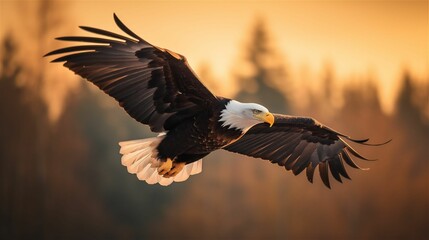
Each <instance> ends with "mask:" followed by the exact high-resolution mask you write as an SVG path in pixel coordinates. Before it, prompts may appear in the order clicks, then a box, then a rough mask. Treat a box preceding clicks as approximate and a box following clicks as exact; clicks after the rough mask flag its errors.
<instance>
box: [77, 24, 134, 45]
mask: <svg viewBox="0 0 429 240" xmlns="http://www.w3.org/2000/svg"><path fill="white" fill-rule="evenodd" d="M79 27H80V28H81V29H83V30H85V31H87V32H91V33H95V34H99V35H103V36H107V37H112V38H119V39H122V40H125V41H129V42H134V43H136V42H137V41H136V40H134V39H131V38H128V37H125V36H122V35H119V34H117V33H113V32H109V31H106V30H102V29H98V28H93V27H87V26H79Z"/></svg>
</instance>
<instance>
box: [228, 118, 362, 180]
mask: <svg viewBox="0 0 429 240" xmlns="http://www.w3.org/2000/svg"><path fill="white" fill-rule="evenodd" d="M274 116H275V123H274V125H273V126H272V127H269V125H268V124H266V123H263V124H262V123H261V124H258V125H255V126H253V127H252V128H251V129H250V130H249V131H248V132H246V134H244V136H243V137H242V138H240V139H239V140H238V141H236V142H234V143H232V144H230V145H228V146H226V147H225V148H224V149H225V150H228V151H231V152H235V153H241V154H244V155H248V156H251V157H256V158H262V159H266V160H270V161H271V162H272V163H277V164H278V165H280V166H284V167H285V168H286V169H287V170H292V172H293V173H294V174H295V175H298V174H299V173H301V172H302V171H303V170H304V169H307V170H306V173H307V179H308V181H310V182H313V175H314V170H315V169H316V167H317V166H319V173H320V177H321V178H322V181H323V183H324V184H325V185H326V186H327V187H328V188H330V183H329V176H328V174H329V170H330V171H331V174H332V176H333V177H334V178H335V179H336V180H337V181H339V182H342V179H341V176H342V177H345V178H348V179H350V177H349V175H348V174H347V172H346V169H345V167H344V162H345V163H346V164H348V165H349V166H351V167H353V168H358V169H363V168H360V167H359V166H358V165H357V164H356V163H355V162H354V161H353V160H352V158H351V156H350V154H352V155H354V156H355V157H357V158H359V159H363V160H369V159H366V158H364V157H363V156H361V155H360V154H359V153H357V152H356V151H355V150H354V149H353V148H351V147H350V146H349V145H348V144H347V143H346V142H345V141H343V139H341V138H340V137H344V138H346V139H348V140H351V141H354V142H356V143H360V144H365V145H369V144H367V143H366V141H367V140H368V139H365V140H354V139H351V138H349V137H347V136H345V135H342V134H340V133H338V132H336V131H334V130H332V129H330V128H328V127H326V126H323V125H322V124H320V123H319V122H317V121H316V120H314V119H312V118H304V117H292V116H287V115H279V114H275V115H274Z"/></svg>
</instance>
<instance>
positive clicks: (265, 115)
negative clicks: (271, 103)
mask: <svg viewBox="0 0 429 240" xmlns="http://www.w3.org/2000/svg"><path fill="white" fill-rule="evenodd" d="M219 121H220V122H223V123H222V126H223V127H228V128H236V129H239V130H241V131H243V132H246V131H247V130H249V129H250V128H251V127H253V126H254V125H256V124H258V123H263V122H266V123H268V124H270V126H272V125H273V124H274V116H273V114H271V113H270V112H269V111H268V109H267V108H266V107H264V106H262V105H259V104H256V103H241V102H238V101H235V100H231V101H229V102H228V104H227V105H226V106H225V109H224V110H222V112H221V115H220V119H219Z"/></svg>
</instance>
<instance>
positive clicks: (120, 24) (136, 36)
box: [113, 13, 147, 43]
mask: <svg viewBox="0 0 429 240" xmlns="http://www.w3.org/2000/svg"><path fill="white" fill-rule="evenodd" d="M113 18H114V19H115V23H116V25H118V27H119V28H120V29H121V30H122V31H124V32H125V33H127V34H128V35H130V36H131V37H134V38H136V39H138V40H139V41H140V42H144V43H147V42H146V41H145V40H143V39H142V38H141V37H139V36H138V35H137V34H135V33H134V32H133V31H131V30H130V29H129V28H128V27H127V26H125V24H123V23H122V21H121V20H120V19H119V18H118V16H116V14H115V13H114V14H113Z"/></svg>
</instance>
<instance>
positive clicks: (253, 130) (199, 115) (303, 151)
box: [45, 14, 370, 187]
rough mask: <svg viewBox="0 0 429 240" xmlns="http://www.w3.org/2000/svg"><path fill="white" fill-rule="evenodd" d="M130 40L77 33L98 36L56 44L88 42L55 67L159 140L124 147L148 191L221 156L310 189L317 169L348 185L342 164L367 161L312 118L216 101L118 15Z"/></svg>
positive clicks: (181, 60) (182, 65)
mask: <svg viewBox="0 0 429 240" xmlns="http://www.w3.org/2000/svg"><path fill="white" fill-rule="evenodd" d="M113 16H114V20H115V22H116V24H117V26H118V27H119V28H120V29H121V30H122V31H123V32H124V33H126V34H128V36H123V35H120V34H116V33H113V32H109V31H105V30H102V29H97V28H92V27H84V26H81V27H80V28H81V29H83V30H86V31H88V32H90V33H95V34H98V35H101V36H102V38H99V37H82V36H69V37H59V38H57V40H62V41H72V42H85V43H89V44H87V45H80V46H71V47H66V48H61V49H58V50H55V51H52V52H50V53H48V54H46V55H45V56H50V55H56V54H63V55H62V56H60V57H58V58H56V59H54V60H53V61H52V62H64V66H65V67H67V68H69V69H70V70H71V71H73V72H75V73H76V74H78V75H79V76H81V77H82V78H85V79H87V80H88V81H90V82H92V83H93V84H95V85H96V86H97V87H98V88H100V89H101V90H102V91H104V92H105V93H106V94H108V95H110V96H111V97H113V98H114V99H116V100H117V101H118V102H119V105H120V106H121V107H123V108H124V109H125V111H126V112H127V113H128V114H129V115H130V116H131V117H133V118H134V119H135V120H137V121H138V122H140V123H143V124H146V125H149V127H150V129H151V130H152V131H153V132H155V133H159V135H158V136H157V137H152V138H146V139H140V140H132V141H124V142H120V143H119V145H120V147H121V148H120V153H121V154H122V158H121V162H122V164H123V165H124V166H126V167H127V170H128V172H129V173H132V174H136V175H137V178H138V179H140V180H142V181H146V182H147V183H149V184H155V183H159V184H160V185H163V186H167V185H170V184H171V183H172V182H181V181H185V180H186V179H188V178H189V176H190V175H194V174H198V173H200V172H201V171H202V158H203V157H205V156H207V155H208V154H209V153H211V152H213V151H215V150H218V149H224V150H227V151H230V152H234V153H239V154H244V155H247V156H251V157H255V158H261V159H265V160H269V161H270V162H272V163H276V164H278V165H279V166H283V167H284V168H286V169H287V170H292V172H293V173H294V174H295V175H297V174H299V173H301V172H302V171H304V170H306V175H307V178H308V180H309V181H310V182H313V175H314V171H315V169H316V167H317V166H318V168H319V173H320V176H321V179H322V181H323V183H324V184H325V185H326V186H327V187H330V182H329V176H328V174H329V171H330V172H331V174H332V176H333V177H334V178H335V179H336V180H337V181H339V182H342V177H344V178H348V179H350V177H349V175H348V174H347V172H346V170H345V167H344V163H346V164H348V165H349V166H351V167H353V168H358V169H362V168H360V167H359V166H358V165H356V163H355V162H354V161H353V160H352V157H351V155H353V156H354V157H356V158H359V159H363V160H369V159H366V158H364V157H363V156H362V155H360V154H359V153H358V152H357V151H355V150H354V149H353V148H352V147H351V146H350V145H348V144H347V143H346V141H345V140H349V141H352V142H356V143H359V144H364V145H370V144H368V143H367V141H368V139H364V140H355V139H352V138H350V137H348V136H346V135H344V134H341V133H339V132H337V131H334V130H332V129H331V128H328V127H327V126H324V125H322V124H321V123H319V122H318V121H316V120H315V119H313V118H307V117H296V116H289V115H281V114H273V113H270V112H269V111H268V109H267V108H266V107H264V106H261V105H259V104H256V103H241V102H239V101H236V100H232V99H228V98H224V97H220V96H215V95H214V94H213V93H211V92H210V90H208V89H207V88H206V87H205V86H204V85H203V83H201V82H200V81H199V79H198V77H197V76H196V74H195V73H194V72H193V71H192V69H191V68H190V66H189V64H188V62H187V61H186V58H185V57H184V56H182V55H181V54H178V53H175V52H173V51H171V50H168V49H165V48H161V47H157V46H155V45H152V44H150V43H149V42H147V41H145V40H143V39H142V38H141V37H139V36H138V35H137V34H135V33H134V32H132V31H131V30H130V29H129V28H128V27H126V26H125V25H124V24H123V23H122V22H121V21H120V20H119V18H118V17H117V16H116V15H115V14H114V15H113Z"/></svg>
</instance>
